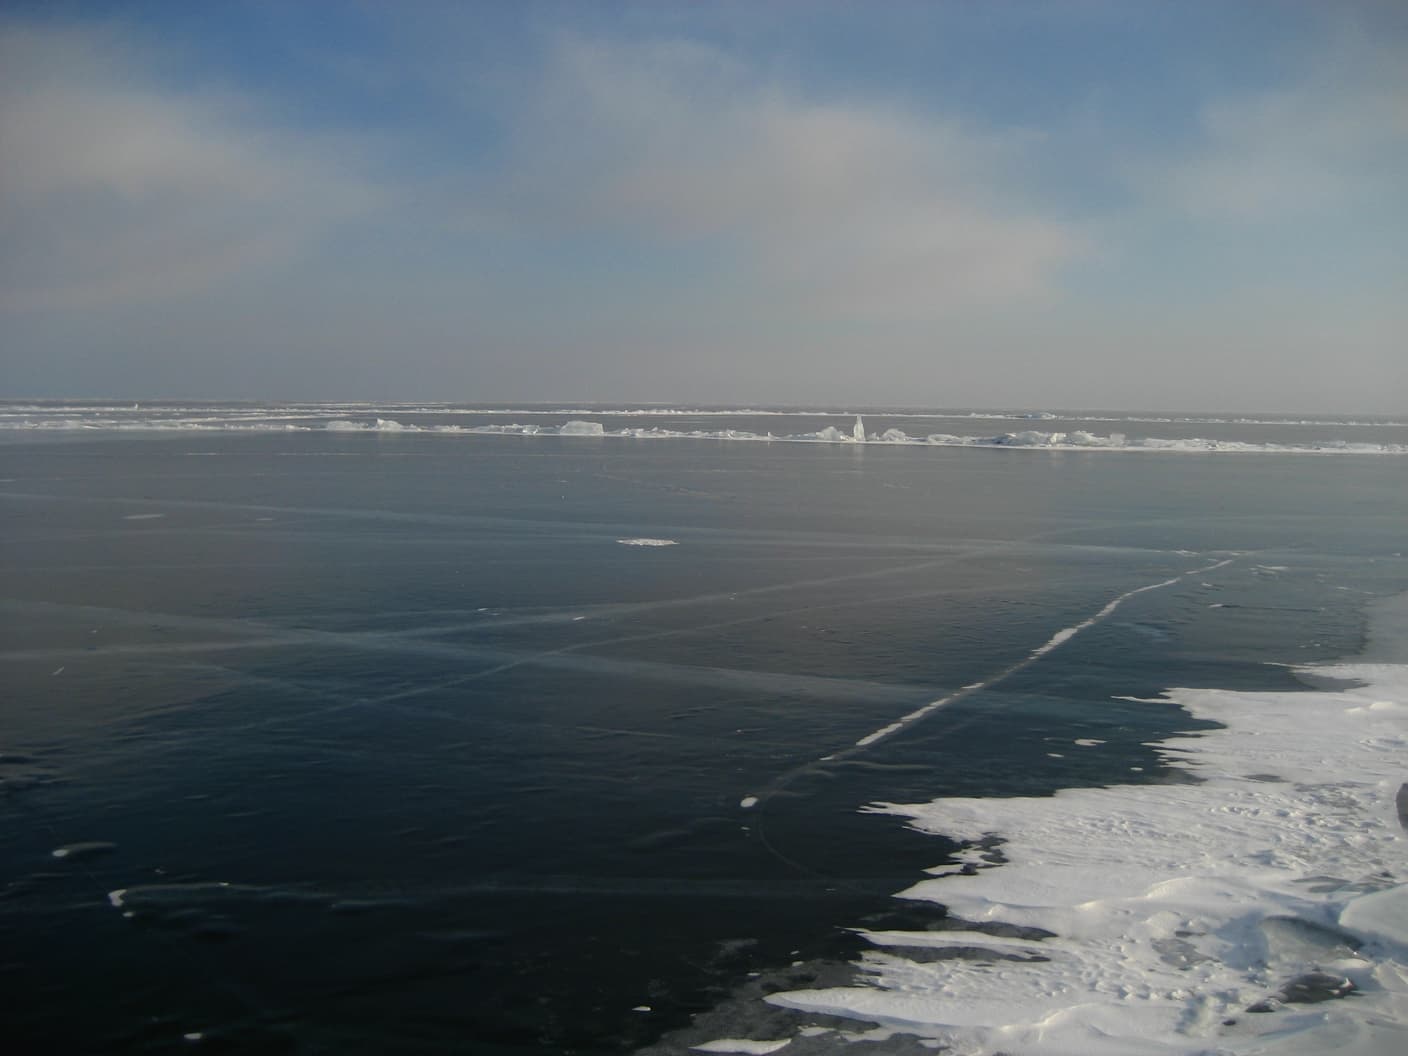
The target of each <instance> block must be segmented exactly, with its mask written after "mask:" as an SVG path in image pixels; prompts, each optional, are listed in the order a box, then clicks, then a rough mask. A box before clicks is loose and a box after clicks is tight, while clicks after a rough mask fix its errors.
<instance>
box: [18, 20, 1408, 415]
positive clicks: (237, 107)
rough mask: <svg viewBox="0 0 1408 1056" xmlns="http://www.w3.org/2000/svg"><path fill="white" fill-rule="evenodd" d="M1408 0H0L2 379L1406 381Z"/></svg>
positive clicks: (927, 394) (188, 390)
mask: <svg viewBox="0 0 1408 1056" xmlns="http://www.w3.org/2000/svg"><path fill="white" fill-rule="evenodd" d="M1406 162H1408V3H1402V2H1399V0H1362V2H1361V0H1339V2H1335V3H1330V2H1328V0H1326V2H1311V0H1304V2H1298V0H1243V2H1236V3H1228V2H1226V0H1216V2H1200V0H1166V2H1155V0H1040V2H1036V0H1032V2H1022V0H988V2H982V0H962V2H960V0H949V2H945V0H935V2H929V3H919V2H906V0H888V2H887V0H866V2H839V0H832V2H826V0H813V2H801V0H774V2H771V3H765V2H758V0H753V2H748V3H732V2H728V0H720V2H716V3H707V2H702V0H697V2H690V3H686V2H682V0H679V2H671V0H653V2H638V3H632V2H627V0H621V2H616V3H606V2H591V0H576V2H570V3H566V2H559V3H549V2H531V0H523V2H513V3H510V2H497V0H496V2H488V0H485V2H479V3H474V2H457V3H451V2H443V3H442V2H433V0H405V2H402V3H391V2H371V0H366V2H357V0H340V2H317V0H303V2H298V0H269V2H261V0H247V2H237V0H228V2H221V3H208V4H207V3H198V4H192V3H189V2H187V0H170V2H161V0H146V2H135V0H127V2H120V0H111V2H100V0H90V2H86V3H68V2H63V0H48V2H38V0H35V2H23V0H4V2H3V3H0V398H30V397H120V398H133V399H141V398H148V399H157V398H208V399H253V400H272V399H291V400H317V399H325V400H368V401H381V400H385V401H418V400H435V401H448V402H462V403H477V404H483V403H485V402H492V403H497V404H503V403H510V402H527V401H548V402H552V401H574V402H584V403H585V402H606V403H613V402H615V403H624V402H642V401H658V402H665V403H677V404H711V403H712V404H719V403H723V404H755V405H756V404H793V405H817V404H825V405H828V406H848V407H861V406H876V405H886V404H889V405H906V406H915V405H924V406H932V407H1008V408H1026V409H1047V408H1050V409H1059V408H1106V409H1126V410H1136V409H1143V410H1246V411H1279V412H1304V413H1345V412H1357V413H1364V414H1401V413H1404V412H1408V190H1405V188H1406V187H1408V164H1405V163H1406Z"/></svg>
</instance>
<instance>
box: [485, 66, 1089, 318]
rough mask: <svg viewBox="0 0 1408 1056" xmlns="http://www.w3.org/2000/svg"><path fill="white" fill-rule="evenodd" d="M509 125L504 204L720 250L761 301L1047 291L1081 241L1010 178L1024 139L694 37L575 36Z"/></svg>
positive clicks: (859, 301) (955, 300) (947, 304)
mask: <svg viewBox="0 0 1408 1056" xmlns="http://www.w3.org/2000/svg"><path fill="white" fill-rule="evenodd" d="M510 117H511V119H512V122H513V127H514V133H513V141H512V144H511V147H510V151H509V156H508V160H507V162H506V165H505V168H504V171H503V174H502V175H503V180H504V183H505V186H506V188H507V189H501V190H500V191H499V192H497V193H493V194H490V195H488V196H487V197H486V198H483V199H481V204H482V205H487V206H488V207H489V209H490V210H491V212H493V213H500V212H501V211H503V210H508V211H509V212H510V213H511V214H512V215H513V216H514V219H515V222H522V220H523V218H524V217H525V216H526V215H529V214H531V215H533V216H535V217H536V218H537V222H538V223H540V224H543V225H547V226H549V227H556V228H558V229H562V228H564V227H565V228H578V229H582V228H585V229H593V230H601V231H607V232H616V233H619V234H625V235H629V236H630V237H633V238H641V239H646V240H651V241H656V242H663V243H670V244H689V243H691V242H695V243H699V244H701V245H709V246H713V247H718V248H722V249H723V250H724V253H723V257H724V258H725V259H727V260H728V261H729V265H728V266H730V267H733V268H736V269H738V270H739V274H738V275H736V276H735V278H736V279H740V280H742V283H741V284H742V285H744V286H745V287H749V288H751V289H752V291H753V293H754V294H755V295H756V296H757V297H758V298H760V299H766V300H768V301H770V302H771V303H773V304H774V305H776V306H780V307H795V306H797V305H799V304H806V305H807V308H808V312H809V314H810V315H811V316H812V317H813V318H817V317H821V318H826V317H837V316H842V317H845V316H862V317H869V316H873V315H883V316H885V317H888V318H895V317H902V318H932V317H936V316H940V315H943V314H946V313H948V312H950V311H952V310H954V309H959V308H966V307H968V306H971V305H975V304H991V303H993V302H1003V301H1008V300H1013V299H1019V298H1028V297H1032V296H1037V295H1041V294H1043V293H1044V292H1046V291H1047V289H1048V287H1049V284H1050V282H1051V279H1052V276H1053V273H1054V272H1055V270H1056V269H1057V268H1058V267H1059V266H1060V265H1061V264H1062V263H1063V262H1065V261H1066V260H1068V259H1070V258H1071V257H1072V256H1073V255H1075V254H1076V253H1078V252H1079V251H1080V250H1081V248H1082V242H1083V239H1082V236H1081V234H1080V233H1079V232H1078V231H1076V230H1075V229H1074V228H1073V227H1071V226H1069V225H1066V224H1063V223H1058V222H1054V221H1051V220H1046V219H1042V218H1040V217H1039V216H1037V215H1035V214H1034V212H1033V211H1032V210H1030V209H1027V208H1023V206H1022V205H1021V203H1020V202H1019V201H1018V200H1017V199H1016V197H1015V196H1014V195H1011V194H1004V193H1003V192H1002V191H1001V190H1000V188H1001V186H1002V184H1003V182H1004V181H1003V179H1002V177H1003V175H1004V173H1005V172H1006V171H1008V169H1009V168H1010V167H1014V166H1017V165H1019V164H1020V163H1021V161H1022V160H1023V157H1024V149H1025V146H1026V145H1025V143H1024V141H1023V138H1022V136H1020V135H998V134H990V133H980V132H976V131H974V130H972V129H968V128H965V127H963V126H961V125H959V124H957V123H954V122H951V121H945V120H940V119H936V118H933V117H930V116H926V115H917V114H913V113H908V112H904V111H902V110H899V109H896V108H893V107H886V106H880V105H875V104H871V103H858V102H815V101H810V100H806V99H803V98H800V97H799V95H798V94H797V93H795V92H791V91H789V90H787V88H786V87H785V86H783V85H782V84H780V83H778V81H777V80H775V79H769V78H765V77H759V76H756V75H755V74H753V73H752V72H751V71H749V70H748V69H747V68H745V67H743V66H741V65H740V64H738V63H737V62H735V61H733V60H732V59H730V58H729V57H727V56H725V55H723V54H722V53H720V52H718V51H715V50H713V49H711V48H707V47H702V46H698V45H694V44H687V43H668V42H667V43H660V42H656V43H648V44H629V45H619V44H604V43H600V42H587V41H582V40H566V41H563V42H561V43H560V45H559V47H558V48H557V50H556V52H555V55H554V59H553V61H552V63H551V66H550V68H549V70H548V71H547V74H546V76H545V77H544V78H543V79H542V80H541V81H539V82H537V83H535V84H534V85H532V86H531V87H530V88H529V89H528V92H527V95H526V97H525V98H523V99H521V100H520V101H519V103H518V105H517V106H516V108H515V109H513V111H512V112H511V114H510ZM738 285H739V284H738V283H735V284H733V285H731V286H730V289H731V291H733V292H736V289H737V286H738Z"/></svg>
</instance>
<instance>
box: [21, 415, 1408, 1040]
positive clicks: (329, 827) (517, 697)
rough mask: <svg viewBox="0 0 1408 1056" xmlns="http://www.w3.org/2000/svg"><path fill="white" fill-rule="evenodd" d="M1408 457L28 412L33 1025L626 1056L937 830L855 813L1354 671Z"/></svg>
mask: <svg viewBox="0 0 1408 1056" xmlns="http://www.w3.org/2000/svg"><path fill="white" fill-rule="evenodd" d="M839 424H841V425H845V424H846V422H844V421H841V422H840V423H839ZM1400 467H1408V463H1405V462H1404V460H1402V459H1399V458H1373V457H1365V458H1356V457H1351V456H1345V457H1342V458H1335V459H1307V458H1298V457H1295V456H1277V455H1246V456H1242V455H1236V454H1225V453H1220V454H1217V455H1209V456H1198V455H1190V456H1182V457H1168V458H1150V457H1147V456H1145V455H1138V454H1128V455H1125V454H1120V453H1117V452H1115V453H1112V452H1099V453H1090V454H1084V453H1079V452H1059V451H1058V452H1044V451H1000V450H984V451H970V450H963V449H933V448H924V449H912V448H905V447H885V446H879V445H863V446H862V445H854V446H840V445H825V444H818V445H802V444H797V445H766V444H747V445H744V444H740V445H719V444H717V443H711V442H708V441H701V440H688V439H678V440H675V441H673V442H671V443H669V444H653V443H629V442H620V441H617V440H614V439H613V438H610V437H607V438H602V439H598V438H592V437H571V438H568V437H534V438H523V437H495V436H454V437H447V436H444V435H421V434H407V435H400V434H397V435H390V434H387V433H386V432H382V431H370V432H367V433H359V432H337V431H333V432H328V431H309V432H297V433H288V434H280V433H262V432H254V433H250V434H247V435H246V434H240V433H227V432H215V433H209V434H205V433H201V434H198V435H197V434H191V433H187V432H181V431H173V432H170V433H160V434H154V433H148V432H141V431H133V432H113V431H106V430H99V431H97V432H94V433H91V434H86V433H79V432H74V431H53V432H52V433H51V432H46V431H42V430H36V431H35V432H34V434H33V435H32V436H26V437H24V438H22V439H19V440H15V439H14V438H13V437H12V438H11V442H8V443H6V444H5V445H3V447H0V478H4V480H3V483H0V510H2V511H3V516H4V519H5V526H6V527H5V534H4V541H5V545H4V549H3V562H4V577H3V583H4V585H3V588H0V630H3V643H0V664H3V675H0V678H3V683H4V685H5V687H6V689H5V697H4V702H3V712H0V782H3V784H0V863H3V869H4V876H3V883H4V885H5V886H4V888H3V894H4V898H3V900H0V933H2V934H3V937H4V952H3V954H2V955H0V960H3V962H4V967H5V969H6V970H7V975H8V982H7V991H8V994H9V997H10V999H11V1000H10V1005H11V1008H12V1009H13V1010H14V1011H13V1013H12V1014H11V1015H10V1017H9V1022H8V1024H7V1030H8V1031H9V1032H10V1037H11V1038H12V1039H13V1040H14V1041H15V1043H16V1044H17V1045H19V1047H20V1050H26V1051H34V1050H35V1049H36V1047H38V1048H43V1049H49V1050H50V1051H109V1052H113V1051H134V1052H135V1051H163V1050H164V1049H166V1048H179V1047H182V1046H188V1045H190V1044H192V1043H193V1042H192V1040H191V1039H189V1038H188V1037H187V1035H200V1038H199V1039H197V1040H199V1041H200V1042H201V1043H203V1044H224V1045H226V1046H228V1047H230V1048H232V1049H236V1050H240V1049H247V1050H249V1051H279V1049H280V1048H282V1049H283V1050H285V1051H297V1052H321V1051H336V1052H352V1051H366V1052H394V1051H405V1052H419V1051H440V1050H442V1049H444V1050H453V1051H466V1050H468V1051H474V1052H489V1053H492V1052H513V1053H531V1052H542V1053H548V1052H564V1051H576V1052H610V1051H622V1050H628V1049H630V1048H633V1047H636V1046H639V1045H642V1044H645V1043H647V1042H649V1041H651V1040H652V1039H654V1038H656V1037H657V1036H658V1035H659V1034H660V1033H661V1032H663V1031H665V1030H667V1029H670V1028H674V1027H679V1026H681V1025H683V1024H684V1023H686V1022H687V1021H688V1019H689V1017H690V1015H691V1014H693V1013H696V1012H700V1011H703V1010H706V1009H709V1008H711V1007H713V1006H714V1005H715V1004H716V1003H717V1002H719V1001H720V1000H722V999H723V998H724V997H725V996H726V995H727V994H729V993H731V992H733V991H734V990H735V988H737V987H738V986H740V985H744V984H745V983H746V982H747V980H748V979H749V976H750V973H758V972H761V973H765V974H766V973H769V972H775V971H778V970H783V969H786V967H787V966H788V965H789V964H791V963H792V962H793V961H808V962H831V963H837V964H841V965H844V964H845V962H846V959H847V958H848V957H849V956H850V955H851V954H852V951H853V949H854V941H855V940H854V939H853V938H852V937H851V936H850V934H849V932H847V931H846V930H845V929H847V928H851V927H855V926H858V925H859V924H860V923H862V922H869V924H870V926H876V925H877V923H879V924H884V923H886V922H889V923H891V924H894V925H895V926H899V924H900V923H903V922H906V921H907V922H908V923H910V924H913V923H914V921H913V919H912V917H913V914H915V913H919V914H921V915H922V914H924V913H930V914H931V915H932V913H933V911H932V910H924V909H916V908H913V907H911V908H909V909H906V908H905V907H904V906H903V905H902V904H900V903H896V902H895V900H893V899H891V898H889V897H888V896H889V895H890V894H892V893H893V892H894V891H896V890H898V889H899V888H902V887H904V886H906V885H907V884H909V883H910V882H912V880H913V878H914V877H915V876H916V875H918V874H919V872H920V870H922V869H924V868H926V867H929V866H933V865H936V864H939V863H941V862H942V861H943V860H944V857H945V855H946V853H947V852H948V851H949V850H950V849H951V847H952V845H951V844H948V843H946V841H945V840H943V839H942V838H940V837H935V836H921V835H919V834H917V833H914V832H910V831H907V830H906V829H904V828H903V827H902V826H901V825H900V823H899V822H898V821H897V820H895V819H892V818H886V817H879V816H875V815H865V814H860V813H858V808H860V807H861V806H863V805H864V804H866V803H868V802H871V801H875V800H883V801H892V802H912V801H921V800H927V799H932V798H934V797H937V796H943V795H966V796H980V795H987V796H1004V795H1016V794H1026V795H1030V794H1043V793H1046V792H1051V791H1054V790H1056V789H1058V788H1062V787H1068V786H1072V785H1098V784H1107V783H1112V782H1115V781H1124V782H1135V783H1140V782H1154V781H1160V780H1165V779H1167V777H1168V774H1167V770H1166V768H1165V767H1164V766H1163V764H1162V763H1161V761H1160V757H1159V756H1158V755H1156V753H1155V752H1154V751H1153V750H1151V749H1150V748H1149V747H1148V746H1147V745H1148V742H1150V741H1152V740H1156V739H1158V738H1161V737H1164V736H1167V735H1169V734H1170V733H1172V732H1175V731H1178V730H1188V729H1192V728H1196V727H1198V726H1200V725H1205V723H1203V722H1201V720H1197V721H1195V720H1193V719H1191V718H1189V717H1188V716H1187V715H1185V714H1183V713H1181V712H1179V711H1178V710H1177V709H1175V708H1173V707H1171V706H1166V707H1160V706H1155V705H1150V704H1147V703H1143V704H1141V703H1138V702H1136V701H1132V700H1129V699H1117V698H1138V697H1148V696H1153V695H1156V694H1157V693H1158V692H1159V691H1160V690H1162V689H1163V688H1165V687H1167V686H1170V685H1181V686H1209V687H1220V688H1290V687H1292V686H1294V685H1295V683H1294V680H1293V679H1292V677H1291V675H1290V674H1289V673H1288V672H1287V671H1285V670H1284V669H1283V668H1279V667H1275V666H1268V662H1270V663H1272V664H1284V663H1299V662H1304V661H1312V660H1318V659H1324V658H1328V657H1334V656H1342V655H1347V654H1349V653H1352V652H1354V651H1355V650H1356V648H1357V647H1358V645H1359V644H1360V642H1359V638H1360V635H1361V633H1362V628H1363V621H1362V617H1361V614H1362V611H1363V607H1364V605H1365V604H1366V602H1367V601H1368V600H1370V599H1372V598H1376V597H1381V596H1385V595H1387V594H1390V593H1393V592H1394V591H1396V590H1398V589H1401V588H1402V586H1403V581H1404V579H1405V572H1408V568H1406V567H1405V563H1404V561H1403V560H1402V556H1401V548H1402V538H1401V537H1402V526H1403V524H1404V523H1408V517H1405V514H1408V509H1405V506H1408V500H1405V496H1408V486H1405V485H1408V480H1405V476H1408V468H1400ZM639 539H654V540H670V541H673V542H674V543H675V544H676V545H672V546H635V545H623V544H622V542H620V540H639ZM1222 562H1226V563H1225V564H1223V563H1222ZM1214 566H1216V567H1214ZM1200 569H1208V571H1205V572H1200V573H1197V574H1193V573H1195V572H1197V570H1200ZM1170 581H1171V582H1170ZM1165 583H1166V584H1167V585H1165V586H1160V587H1158V588H1157V589H1149V590H1147V591H1141V588H1144V587H1153V586H1154V585H1156V584H1165ZM1136 592H1137V593H1136ZM1126 594H1128V595H1129V596H1128V598H1127V600H1125V601H1124V602H1122V603H1121V604H1120V605H1119V606H1118V608H1116V609H1114V610H1113V611H1111V612H1109V613H1108V614H1106V615H1104V616H1100V613H1101V612H1102V609H1104V607H1105V606H1107V605H1108V604H1109V603H1110V602H1111V600H1112V599H1116V598H1118V597H1120V596H1122V595H1126ZM1097 616H1098V617H1099V618H1098V619H1097V620H1095V622H1093V623H1090V624H1089V625H1088V626H1084V627H1083V628H1082V629H1081V630H1080V632H1079V633H1078V634H1076V635H1074V636H1072V637H1070V638H1069V639H1068V640H1064V641H1062V642H1061V643H1060V644H1059V646H1058V647H1056V648H1053V649H1051V650H1050V651H1049V652H1046V653H1044V654H1042V655H1040V656H1039V657H1037V658H1036V659H1035V660H1034V661H1033V662H1028V661H1032V658H1033V653H1034V651H1035V650H1038V649H1039V648H1040V647H1041V646H1042V645H1043V643H1047V642H1049V641H1051V640H1052V638H1053V636H1055V635H1058V632H1062V631H1063V630H1064V629H1070V628H1075V627H1077V626H1080V625H1082V624H1083V623H1084V621H1088V620H1091V619H1092V618H1094V617H1097ZM975 683H982V686H981V687H980V688H978V689H976V690H972V691H968V692H966V693H965V692H962V687H965V686H972V685H973V684H975ZM948 695H955V699H953V701H952V702H951V703H949V704H947V705H945V706H944V707H943V708H941V709H938V710H936V711H934V712H933V713H931V714H929V715H926V716H925V717H923V718H922V720H920V721H917V722H915V723H913V724H912V725H910V726H907V727H905V728H904V729H901V730H899V731H897V732H895V733H894V734H893V735H891V736H888V737H885V738H881V739H878V740H876V741H874V742H873V743H871V744H869V745H866V746H864V747H863V748H862V749H861V750H855V751H852V750H851V749H852V748H854V746H855V745H856V743H857V742H858V741H861V740H863V739H865V738H867V737H869V736H870V735H872V734H874V733H876V731H879V730H881V729H884V728H885V727H887V726H889V725H890V724H891V723H894V722H895V721H896V720H897V719H899V718H900V717H902V716H904V715H907V714H911V713H913V712H914V711H915V709H916V708H919V707H920V706H922V705H924V704H926V703H928V702H931V701H934V700H938V699H942V698H944V697H945V696H948ZM1078 738H1084V739H1092V740H1099V741H1101V742H1102V747H1101V749H1100V750H1099V751H1098V752H1071V751H1063V750H1061V749H1060V748H1059V747H1054V746H1056V745H1058V743H1059V744H1062V745H1068V744H1070V743H1072V741H1073V740H1075V739H1078ZM826 756H839V758H833V759H831V760H824V757H826ZM747 797H759V798H760V800H761V801H760V802H759V803H758V804H757V805H756V806H754V807H752V808H751V809H745V808H743V807H742V806H741V803H742V802H743V801H744V800H745V798H747ZM57 850H67V851H68V853H65V854H63V855H60V856H58V857H56V856H55V855H54V852H55V851H57ZM114 892H119V893H118V894H113V893H114ZM17 1051H19V1050H17Z"/></svg>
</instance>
